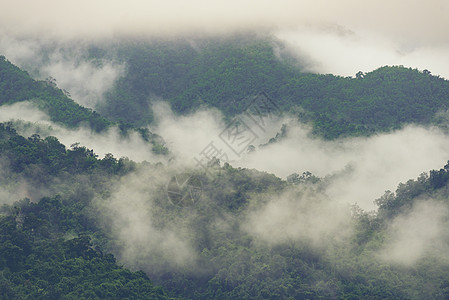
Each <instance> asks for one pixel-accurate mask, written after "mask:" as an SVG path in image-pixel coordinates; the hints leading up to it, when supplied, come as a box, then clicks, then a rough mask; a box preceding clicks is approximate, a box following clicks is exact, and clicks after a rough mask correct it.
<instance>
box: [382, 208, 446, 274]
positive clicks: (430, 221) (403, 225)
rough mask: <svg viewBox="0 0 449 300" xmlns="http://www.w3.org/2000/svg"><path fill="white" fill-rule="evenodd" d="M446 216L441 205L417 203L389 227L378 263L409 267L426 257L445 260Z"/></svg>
mask: <svg viewBox="0 0 449 300" xmlns="http://www.w3.org/2000/svg"><path fill="white" fill-rule="evenodd" d="M448 213H449V210H448V207H447V205H445V204H444V203H441V202H437V201H435V200H427V201H419V202H417V204H416V205H415V206H414V207H413V209H412V210H411V211H410V212H408V213H406V214H403V215H400V216H398V217H396V218H395V219H394V220H393V221H392V223H391V224H390V225H389V228H388V231H387V232H388V238H387V242H386V245H385V247H384V249H383V250H382V251H381V253H380V257H381V259H383V260H384V261H387V262H390V263H396V264H400V265H404V266H413V265H415V264H416V263H417V262H418V261H419V260H420V259H422V258H423V257H427V256H429V255H437V256H439V257H447V253H448V251H449V243H448V239H449V230H448V225H449V224H448V220H447V216H448ZM446 263H448V262H447V261H446Z"/></svg>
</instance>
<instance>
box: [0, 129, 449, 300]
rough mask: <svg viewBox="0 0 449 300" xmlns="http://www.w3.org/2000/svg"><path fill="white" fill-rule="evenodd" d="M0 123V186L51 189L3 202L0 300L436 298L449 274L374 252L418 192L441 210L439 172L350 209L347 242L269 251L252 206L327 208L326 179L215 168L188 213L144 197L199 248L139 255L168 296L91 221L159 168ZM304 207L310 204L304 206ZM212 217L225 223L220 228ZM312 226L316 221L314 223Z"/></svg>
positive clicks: (428, 261)
mask: <svg viewBox="0 0 449 300" xmlns="http://www.w3.org/2000/svg"><path fill="white" fill-rule="evenodd" d="M0 130H1V131H0V132H1V143H0V149H1V153H2V161H9V162H10V163H9V166H8V172H6V173H5V174H3V175H2V176H3V177H2V187H3V188H8V189H10V190H15V188H17V187H18V185H19V182H20V181H21V180H19V179H22V180H25V181H26V182H28V184H29V189H28V193H30V195H29V197H31V196H32V195H36V193H33V188H34V189H36V190H47V193H48V196H44V197H42V198H40V199H35V200H33V202H30V199H28V198H25V199H23V200H20V201H16V202H15V203H14V204H12V205H4V206H3V207H2V216H1V219H0V223H1V235H0V238H1V244H0V251H1V253H2V255H1V258H2V260H1V261H0V267H1V268H2V271H1V274H2V275H1V290H0V293H1V295H2V298H5V299H15V298H26V297H29V298H42V299H47V298H52V299H56V298H59V297H62V298H64V297H65V298H71V297H72V298H73V297H75V298H85V299H89V298H117V299H119V298H120V299H123V298H130V299H132V298H141V299H142V298H143V299H154V298H161V299H162V298H166V297H167V295H171V296H172V297H183V298H184V297H186V298H192V299H193V298H195V299H210V298H218V299H226V298H240V299H241V298H246V299H260V298H268V299H274V298H288V297H293V298H319V297H326V298H329V297H331V298H365V297H375V298H423V297H424V298H429V297H430V298H444V297H447V296H448V295H449V294H448V293H449V282H448V281H447V278H448V275H449V273H448V272H449V270H448V269H447V268H446V267H445V264H441V261H440V260H441V258H438V253H436V254H435V253H433V254H432V253H430V254H428V255H427V258H425V259H424V260H421V261H420V263H419V264H418V265H417V266H415V267H414V268H413V270H410V269H408V268H403V267H400V266H395V265H385V264H383V263H382V262H380V261H378V260H377V259H376V258H375V257H373V256H372V255H373V253H374V251H376V250H378V249H381V248H382V247H383V246H384V244H385V243H386V241H387V239H388V236H389V230H388V228H389V224H390V223H392V222H394V220H395V217H396V216H398V215H401V214H405V213H407V212H408V211H410V210H411V208H412V207H413V206H414V205H417V203H420V202H422V203H425V200H423V199H424V197H423V195H428V196H429V197H430V196H431V197H432V198H435V199H440V200H438V201H441V202H442V203H445V204H446V205H447V199H448V193H447V188H446V183H447V181H448V179H449V176H448V175H447V174H448V172H447V168H446V167H445V168H442V169H441V170H435V171H431V172H430V175H425V174H423V175H421V176H420V177H419V179H418V180H417V181H409V182H407V183H406V184H401V185H400V186H399V187H398V190H397V191H396V194H393V193H390V192H388V193H387V194H386V195H385V196H383V197H382V198H380V199H379V200H377V202H378V204H379V214H378V215H373V214H372V213H366V212H363V211H360V210H359V209H357V208H355V210H354V212H353V215H352V218H351V217H350V215H349V214H348V215H347V216H346V217H348V220H350V223H349V224H351V225H350V226H353V228H354V230H355V231H354V232H352V233H351V234H350V235H348V236H346V235H344V236H343V239H344V243H341V241H340V242H339V241H338V238H337V239H335V237H334V238H333V237H331V236H328V237H326V242H325V243H324V244H322V245H320V246H316V245H314V244H313V243H312V244H310V242H308V241H307V238H306V239H305V240H304V241H303V242H298V241H294V240H291V241H289V240H288V239H287V240H285V241H281V242H275V244H274V245H273V246H269V245H266V244H264V243H260V241H258V239H257V238H255V237H254V236H253V235H250V234H248V229H245V226H246V225H245V223H244V222H243V220H245V219H246V218H248V216H250V215H251V212H252V211H257V210H260V209H263V208H264V207H265V205H267V203H269V201H270V200H269V199H270V198H271V197H275V196H276V195H277V196H278V197H279V195H283V194H285V193H293V195H295V197H297V199H298V200H297V201H300V202H298V203H301V201H306V200H305V199H306V198H303V197H304V196H306V195H309V196H306V197H310V195H311V194H310V193H312V194H314V196H313V198H314V199H315V200H313V201H316V202H317V203H318V204H319V205H320V206H322V208H323V209H324V210H326V204H327V203H329V202H328V201H329V199H326V196H325V195H322V194H321V192H320V190H321V185H326V184H327V183H326V181H327V180H328V179H326V178H322V179H321V180H317V179H316V178H315V179H314V180H307V178H310V174H305V175H304V176H302V177H301V178H302V179H301V180H298V181H292V182H291V183H287V182H285V181H282V180H280V179H279V178H276V177H275V176H273V175H269V174H266V173H262V172H258V171H256V170H247V169H235V168H232V167H231V166H229V165H225V166H223V167H221V168H220V169H217V170H215V171H213V174H212V175H201V173H199V174H198V176H200V177H201V179H202V182H203V200H202V201H200V202H199V203H198V204H197V205H196V206H195V209H193V210H191V209H183V208H179V207H176V206H173V205H170V204H169V203H168V201H167V199H166V196H165V194H164V192H163V191H156V192H155V194H153V195H151V196H150V195H148V194H147V197H148V200H145V201H150V202H151V200H149V199H150V198H154V200H152V201H153V202H152V203H154V204H153V205H157V207H158V208H157V209H156V210H154V211H152V214H151V215H152V217H151V218H152V219H153V222H154V223H155V224H158V225H157V227H158V228H166V227H170V226H171V225H173V224H178V225H180V224H183V226H184V227H185V228H186V229H187V230H188V231H190V232H191V234H189V235H188V242H190V243H192V245H193V247H194V249H195V250H196V251H198V253H199V256H198V257H197V258H196V259H195V263H194V264H195V267H186V268H181V269H178V270H171V269H170V268H167V269H165V271H162V270H163V269H162V270H161V269H160V266H158V261H157V260H158V258H157V257H156V258H154V257H152V256H151V253H147V252H141V253H139V254H138V255H140V257H141V258H145V257H146V259H144V260H143V261H142V263H143V265H141V268H143V269H144V270H145V272H146V273H147V274H148V275H149V276H150V278H153V280H155V281H156V282H157V283H158V284H161V285H162V286H163V287H164V290H165V292H164V291H163V290H161V289H160V288H155V287H154V286H153V285H152V284H151V282H150V281H149V280H148V278H147V277H146V275H145V274H144V273H143V272H137V273H132V272H130V271H128V270H126V269H124V268H123V267H119V266H117V263H116V260H115V259H114V257H113V256H112V255H111V254H108V251H112V252H116V253H118V254H119V257H121V256H122V255H123V252H121V250H120V249H121V247H122V246H123V245H121V243H123V241H121V240H120V239H117V236H114V235H113V233H112V232H111V228H109V227H104V225H102V224H101V221H99V219H98V216H99V215H101V211H98V206H96V204H95V203H96V201H98V197H99V195H102V196H100V199H103V200H100V201H103V202H104V203H105V204H106V205H110V204H108V202H107V199H108V197H110V196H111V194H114V190H115V188H114V186H115V185H117V184H119V182H120V178H126V176H127V175H128V174H132V173H133V172H134V171H135V170H136V168H138V169H140V172H149V171H150V172H156V174H155V176H164V175H163V174H164V173H165V172H166V171H164V170H163V169H161V167H160V166H152V165H149V164H141V165H138V164H135V163H132V162H129V161H126V160H123V159H121V160H116V159H115V158H113V157H112V156H107V157H105V158H103V159H101V160H100V159H98V158H97V157H96V155H95V154H94V153H93V152H92V151H91V150H88V149H85V148H83V147H77V146H75V147H74V148H72V149H68V150H67V149H65V147H64V145H62V144H60V143H59V142H58V141H57V139H55V138H46V139H45V140H42V139H40V138H39V137H38V136H34V137H32V138H28V139H26V138H23V137H21V136H19V135H17V133H15V131H14V130H13V129H12V128H11V127H10V126H9V125H8V124H2V125H1V126H0ZM194 172H198V171H194ZM56 178H58V180H56ZM320 194H321V195H320ZM282 197H283V196H281V198H282ZM256 199H258V200H256ZM301 199H302V200H301ZM123 200H124V199H123ZM135 200H136V199H134V200H132V201H135ZM127 201H129V200H127ZM280 205H281V207H282V202H281V203H280ZM302 205H305V206H303V209H305V210H306V211H307V210H309V208H308V206H310V205H311V203H308V204H307V202H305V204H304V203H303V204H302ZM320 206H318V207H320ZM100 207H102V206H101V205H100ZM122 213H123V212H122ZM313 213H315V214H317V215H316V216H315V218H318V223H316V224H319V222H320V216H319V212H317V211H315V212H313V210H312V214H313ZM332 213H334V214H335V213H336V212H335V211H334V212H332ZM302 217H304V218H308V217H307V215H303V216H302ZM312 218H313V215H312ZM445 218H446V219H447V215H445ZM220 220H223V221H224V222H226V226H224V225H219V224H220V223H217V222H219V221H220ZM266 221H267V222H270V220H269V219H268V220H266ZM313 224H315V222H313V221H312V222H311V224H310V225H313ZM178 225H176V226H178ZM278 226H282V224H278ZM343 228H344V227H342V230H343ZM306 231H307V230H306ZM148 238H150V240H151V237H148ZM327 239H328V240H327ZM122 258H123V259H125V260H126V258H125V257H122ZM155 259H156V260H155ZM131 265H133V266H134V267H136V265H134V264H132V263H131ZM422 286H426V288H425V289H422V288H420V287H422Z"/></svg>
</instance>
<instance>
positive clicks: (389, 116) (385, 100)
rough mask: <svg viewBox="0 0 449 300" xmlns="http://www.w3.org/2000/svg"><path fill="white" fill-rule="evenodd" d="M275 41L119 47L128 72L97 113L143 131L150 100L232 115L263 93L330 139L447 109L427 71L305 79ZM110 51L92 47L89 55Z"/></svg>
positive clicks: (442, 86)
mask: <svg viewBox="0 0 449 300" xmlns="http://www.w3.org/2000/svg"><path fill="white" fill-rule="evenodd" d="M273 43H274V41H272V40H271V39H256V38H241V37H239V38H227V39H226V38H224V39H217V40H213V39H212V40H198V41H190V42H183V41H177V42H173V41H172V42H169V41H159V42H135V43H133V42H128V43H127V44H125V45H119V46H116V56H117V59H118V60H119V61H121V62H124V63H126V65H127V68H128V69H127V72H126V75H125V76H124V77H122V78H120V79H119V80H118V81H117V82H116V84H115V87H114V88H113V89H112V90H111V91H110V92H109V93H108V95H107V103H106V104H105V105H104V106H103V107H102V108H100V111H101V112H102V113H104V114H105V115H107V116H110V117H112V118H114V119H120V120H125V121H127V122H129V123H132V124H135V125H138V126H142V125H145V124H148V123H150V122H151V121H152V120H153V114H152V110H151V106H150V104H149V101H148V100H149V99H152V98H153V99H154V98H157V97H162V98H163V99H165V100H167V101H169V102H170V103H171V105H172V109H173V110H174V111H176V112H178V113H185V112H189V111H193V110H195V109H197V108H198V107H200V106H204V105H208V106H212V107H216V108H218V109H220V110H221V111H223V113H224V114H225V115H226V116H228V117H232V116H234V115H236V114H239V113H242V111H243V110H244V109H245V107H246V106H247V104H248V103H249V101H250V98H251V96H254V95H256V94H258V93H260V92H265V93H267V94H268V95H269V96H270V97H271V98H272V99H273V100H274V101H275V102H276V104H277V105H278V106H279V107H280V108H281V110H282V111H283V112H286V113H287V112H291V113H293V114H296V115H298V116H299V117H300V118H301V120H303V121H310V122H312V124H313V125H314V128H315V131H316V132H317V133H319V134H320V135H322V136H324V137H326V138H331V139H332V138H336V137H339V136H342V135H367V134H372V133H374V132H377V131H388V130H390V129H394V128H398V127H400V126H402V125H404V124H407V123H418V124H429V123H431V122H432V121H433V119H434V116H435V113H436V112H438V111H445V110H446V109H448V103H449V92H448V91H449V82H448V81H447V80H444V79H443V78H440V77H439V76H432V75H431V74H430V72H429V71H427V70H424V71H418V70H417V69H411V68H405V67H402V66H393V67H387V66H385V67H381V68H379V69H377V70H374V71H372V72H369V73H366V74H365V73H363V72H359V73H357V74H355V77H354V78H345V77H340V76H334V75H331V74H328V75H319V74H312V73H304V72H302V70H301V66H300V65H299V66H298V64H297V63H296V64H294V63H292V61H293V58H291V57H290V56H289V55H288V52H287V51H280V53H281V54H282V55H275V53H274V50H273V49H274V48H273ZM276 47H278V48H282V45H277V46H276ZM105 52H106V51H100V50H99V49H97V48H92V49H91V56H92V57H100V58H101V57H103V56H104V55H106V54H105ZM298 112H299V113H298Z"/></svg>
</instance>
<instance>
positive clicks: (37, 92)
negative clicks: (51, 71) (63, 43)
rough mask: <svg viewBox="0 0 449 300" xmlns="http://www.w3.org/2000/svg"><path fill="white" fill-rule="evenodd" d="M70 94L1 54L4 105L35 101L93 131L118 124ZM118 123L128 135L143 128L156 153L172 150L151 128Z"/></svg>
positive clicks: (60, 119) (71, 124)
mask: <svg viewBox="0 0 449 300" xmlns="http://www.w3.org/2000/svg"><path fill="white" fill-rule="evenodd" d="M67 94H68V92H66V91H63V90H61V89H59V88H58V87H57V86H56V83H55V80H54V79H53V78H49V79H47V80H45V81H36V80H34V79H33V78H31V77H30V76H29V74H28V73H27V72H25V71H23V70H21V69H19V68H18V67H17V66H15V65H13V64H12V63H11V62H9V61H8V60H7V59H6V58H5V57H4V56H0V105H4V104H13V103H16V102H21V101H26V100H29V101H32V102H33V103H35V104H36V105H37V107H38V108H39V109H41V110H42V111H44V112H46V113H47V114H48V115H49V116H50V119H51V120H52V121H53V122H56V123H60V124H63V125H64V126H66V127H68V128H76V127H79V126H81V125H85V124H87V125H88V126H89V127H90V128H91V129H92V130H93V131H96V132H102V131H105V130H106V129H108V128H109V127H111V126H112V125H114V122H111V121H110V120H108V119H106V118H104V117H102V116H100V115H99V114H98V113H97V112H96V111H93V110H91V109H88V108H85V107H83V106H81V105H79V104H78V103H76V102H75V101H73V100H72V99H71V98H69V97H68V95H67ZM116 125H118V126H119V129H120V131H121V133H122V135H123V136H126V135H127V134H128V132H129V130H136V131H137V132H139V133H140V135H141V136H142V138H143V139H144V140H145V141H147V142H149V143H151V144H152V147H153V152H154V153H157V154H166V153H167V152H168V151H167V149H166V148H165V147H164V145H162V144H161V143H160V141H161V139H160V137H159V136H157V135H155V134H153V133H152V132H150V131H149V130H148V129H147V128H137V127H134V126H132V125H131V124H128V123H123V122H121V123H117V124H116Z"/></svg>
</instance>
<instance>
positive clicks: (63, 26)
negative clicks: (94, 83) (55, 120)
mask: <svg viewBox="0 0 449 300" xmlns="http://www.w3.org/2000/svg"><path fill="white" fill-rule="evenodd" d="M1 6H2V10H1V12H0V28H1V29H0V35H9V36H15V37H21V38H22V39H23V38H30V37H40V38H41V39H44V40H47V41H48V40H59V41H61V40H65V41H67V40H69V41H70V40H86V39H88V40H96V41H99V40H105V39H111V38H117V37H120V36H129V35H133V36H143V37H150V38H151V37H173V36H180V35H195V34H200V35H216V34H227V33H232V32H236V31H242V30H243V31H248V30H250V31H262V32H265V33H266V32H272V33H274V34H275V35H276V36H278V37H279V38H280V39H281V40H285V41H286V42H287V43H288V44H290V46H291V47H290V48H291V51H292V52H294V53H295V54H297V55H300V56H301V57H302V58H304V57H308V58H309V59H311V61H312V62H313V64H312V65H311V66H310V70H311V71H315V72H323V73H331V72H332V73H336V74H340V75H354V74H355V73H356V72H357V71H359V70H362V71H370V70H372V69H374V68H377V67H380V66H382V65H390V64H394V65H399V64H403V65H406V66H411V67H418V68H420V69H424V68H426V69H429V70H431V71H432V72H433V73H434V74H439V75H442V76H444V77H449V73H448V71H447V70H448V69H449V59H448V58H447V55H446V53H447V52H448V51H447V50H448V49H449V18H447V16H448V15H449V3H448V2H447V1H444V0H431V1H426V2H422V1H417V0H412V1H406V0H398V1H394V2H391V1H386V0H381V1H363V2H360V1H355V0H343V1H338V2H336V1H330V0H320V1H311V0H302V1H293V0H281V1H276V2H273V1H268V0H263V1H254V0H251V1H244V2H242V1H236V0H228V1H222V0H220V1H212V2H211V1H204V0H193V1H189V2H179V1H174V0H169V1H163V2H161V1H142V0H131V1H113V2H111V1H104V0H101V1H95V2H91V1H85V0H83V1H76V2H74V1H70V2H60V1H55V0H44V1H39V2H35V3H33V2H29V1H25V0H19V1H11V0H2V1H1Z"/></svg>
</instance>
